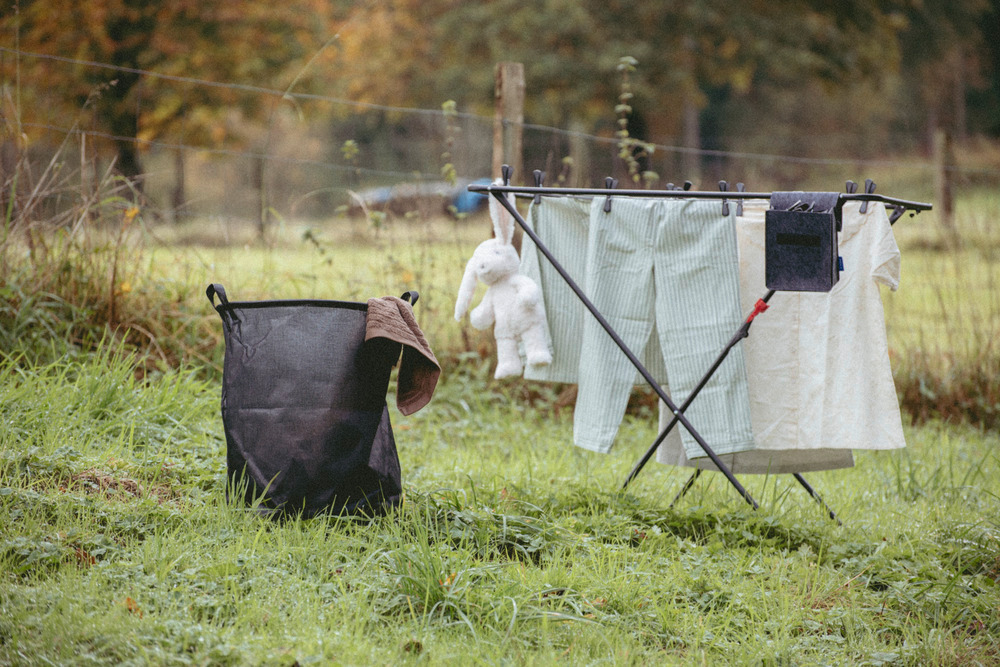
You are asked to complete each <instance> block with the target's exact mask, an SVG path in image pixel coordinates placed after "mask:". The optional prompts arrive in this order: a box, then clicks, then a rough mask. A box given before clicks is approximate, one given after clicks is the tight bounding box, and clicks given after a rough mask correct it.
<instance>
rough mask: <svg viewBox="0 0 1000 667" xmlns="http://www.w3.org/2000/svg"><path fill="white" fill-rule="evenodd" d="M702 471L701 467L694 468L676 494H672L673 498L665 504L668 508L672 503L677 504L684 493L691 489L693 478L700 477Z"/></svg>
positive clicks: (671, 506)
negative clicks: (668, 503)
mask: <svg viewBox="0 0 1000 667" xmlns="http://www.w3.org/2000/svg"><path fill="white" fill-rule="evenodd" d="M702 472H704V471H703V470H702V469H701V468H695V469H694V473H693V474H692V475H691V476H690V477H688V480H687V481H686V482H684V486H682V487H681V490H680V491H678V492H677V495H676V496H674V499H673V500H671V501H670V505H668V506H667V509H668V510H672V509H673V508H674V505H676V504H677V501H678V500H680V499H681V498H683V497H684V496H685V494H687V492H688V491H690V490H691V487H692V486H694V483H695V480H697V479H698V478H699V477H701V473H702Z"/></svg>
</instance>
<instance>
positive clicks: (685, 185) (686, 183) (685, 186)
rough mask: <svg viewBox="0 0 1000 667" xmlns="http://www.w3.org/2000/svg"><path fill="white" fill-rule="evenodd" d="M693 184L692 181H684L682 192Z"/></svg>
mask: <svg viewBox="0 0 1000 667" xmlns="http://www.w3.org/2000/svg"><path fill="white" fill-rule="evenodd" d="M693 185H694V183H692V182H691V181H684V188H683V190H684V192H687V191H688V190H690V189H691V187H692V186H693Z"/></svg>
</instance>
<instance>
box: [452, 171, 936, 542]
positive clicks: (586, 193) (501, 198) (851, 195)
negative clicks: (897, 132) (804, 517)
mask: <svg viewBox="0 0 1000 667" xmlns="http://www.w3.org/2000/svg"><path fill="white" fill-rule="evenodd" d="M534 176H535V182H536V183H537V185H535V186H534V187H531V186H514V185H510V177H511V168H510V167H509V166H508V165H504V166H503V185H500V184H491V185H478V184H472V185H470V186H469V188H468V189H469V191H470V192H478V193H481V194H486V195H491V196H493V197H495V198H496V199H497V201H498V202H499V203H500V204H501V206H503V207H504V208H505V209H506V210H507V211H508V212H509V213H510V214H511V216H513V218H514V220H516V221H517V224H518V226H520V227H521V229H522V230H523V231H524V233H525V234H526V235H527V236H528V238H530V239H531V240H532V242H533V243H534V244H535V246H536V247H537V248H538V250H539V251H540V252H541V253H542V255H543V256H544V257H545V259H546V260H548V262H549V263H550V264H551V265H552V268H554V269H555V270H556V272H557V273H558V274H559V275H560V276H561V277H562V279H563V280H564V281H565V282H566V285H567V286H568V287H569V288H570V289H571V290H572V291H573V293H574V294H575V295H576V296H577V298H578V299H580V301H581V303H583V305H584V307H586V308H587V310H588V311H590V314H591V315H593V316H594V318H595V319H596V320H597V322H598V323H599V324H600V325H601V328H603V329H604V331H605V332H606V333H607V334H608V335H609V336H610V337H611V339H612V340H613V341H614V343H615V345H617V346H618V348H619V349H620V350H621V351H622V353H624V354H625V356H626V357H627V358H628V360H629V362H630V363H631V364H632V365H633V366H634V367H635V369H636V371H638V372H639V374H640V375H642V377H643V379H644V380H645V381H646V383H647V384H648V385H649V386H650V388H651V389H652V390H653V391H654V392H655V393H656V395H657V396H659V398H660V400H662V401H663V403H664V404H665V405H666V406H667V408H668V409H669V410H670V411H671V413H672V414H673V415H674V416H673V419H672V420H671V421H670V423H669V424H668V425H667V426H666V427H665V428H664V429H663V430H662V431H661V432H660V434H659V436H658V437H657V438H656V440H655V441H654V442H653V444H652V445H651V446H650V447H649V449H648V450H647V451H646V453H645V454H644V455H643V457H642V458H641V459H640V460H639V461H638V462H637V463H636V464H635V466H634V467H633V468H632V471H631V472H630V473H629V475H628V477H627V478H626V479H625V483H624V484H623V485H622V489H623V490H624V489H625V488H627V487H628V485H629V483H630V482H631V481H632V480H633V479H635V477H636V475H638V474H639V472H640V471H641V470H642V468H643V467H644V466H645V465H646V463H648V462H649V459H650V458H652V456H653V454H654V453H655V452H656V449H657V448H658V447H659V446H660V444H661V443H662V442H663V440H664V438H666V436H667V434H668V433H670V431H671V430H672V429H673V428H674V426H676V425H677V424H678V423H679V424H681V425H682V426H683V427H684V428H685V429H686V430H687V431H688V433H689V434H691V437H692V438H694V440H695V442H697V443H698V446H699V447H701V449H702V451H704V452H705V454H706V455H707V456H708V458H709V459H710V460H711V461H712V463H713V464H714V465H715V467H716V468H717V469H718V470H719V472H721V473H722V474H723V475H725V476H726V479H727V480H728V481H729V483H730V484H731V485H732V486H733V488H734V489H736V491H737V492H738V493H739V494H740V495H741V496H742V497H743V499H744V500H745V501H746V502H747V503H748V504H749V505H750V506H751V507H753V509H754V510H756V509H758V508H759V507H760V506H759V505H758V503H757V501H756V500H754V498H753V496H751V495H750V492H749V491H747V490H746V488H744V487H743V485H742V484H741V483H740V482H739V480H737V479H736V476H735V475H734V474H733V472H732V470H730V469H729V467H728V466H727V465H726V464H725V463H723V462H722V460H721V459H720V458H719V456H718V455H717V454H716V453H715V451H714V450H713V449H712V448H711V446H709V444H708V443H707V442H705V440H704V438H702V436H701V434H700V433H698V431H697V429H695V427H694V426H693V425H692V424H691V423H690V422H689V421H688V420H687V418H686V417H685V416H684V411H685V410H686V409H687V407H688V406H689V405H690V404H691V403H692V401H694V399H695V398H696V397H697V396H698V393H699V392H700V391H701V389H702V388H703V387H704V386H705V384H706V383H707V382H708V380H709V379H710V378H711V376H712V375H713V374H714V373H715V371H716V370H717V369H718V367H719V366H720V365H721V364H722V362H723V360H724V359H725V358H726V356H727V355H728V354H729V351H730V350H732V348H733V347H734V346H735V345H736V344H737V343H738V342H739V341H740V340H742V339H743V338H746V337H747V336H748V335H749V332H750V325H751V324H752V323H753V320H754V318H755V317H756V316H757V315H758V314H760V313H762V312H763V311H764V310H766V309H767V302H768V301H769V300H770V298H771V297H772V296H773V295H774V290H769V291H768V292H767V293H766V294H765V295H764V296H763V297H762V298H760V299H758V301H757V306H756V307H755V308H754V311H753V312H752V313H751V314H750V315H749V316H748V317H747V318H746V320H744V322H743V324H742V325H741V326H740V328H739V329H738V330H737V332H736V333H735V334H734V335H733V337H732V339H730V341H729V343H727V345H726V347H725V348H724V349H723V350H722V352H721V353H720V354H719V356H718V357H717V358H716V360H715V362H714V363H713V364H712V366H711V367H710V368H709V370H708V372H707V373H706V374H705V375H704V376H703V377H702V379H701V381H700V382H699V384H698V385H697V386H696V387H695V389H694V390H693V391H692V392H691V394H689V395H688V397H687V398H686V399H685V401H684V403H683V404H682V405H681V406H680V407H678V406H677V405H676V404H675V403H674V402H673V400H671V398H670V396H669V395H668V394H667V392H666V391H664V390H663V387H661V386H660V384H659V383H658V382H657V381H656V379H655V378H653V376H652V374H651V373H650V372H649V370H648V369H647V368H646V367H645V366H644V365H643V363H642V362H641V361H640V360H639V358H638V357H637V356H636V355H635V353H633V352H632V350H630V349H629V347H628V345H626V344H625V341H623V340H622V338H621V337H620V336H619V335H618V333H617V332H616V331H615V330H614V328H613V327H612V326H611V324H610V323H609V322H608V321H607V319H605V317H604V316H603V315H602V314H601V312H600V311H599V310H598V309H597V307H596V306H595V305H594V304H593V302H592V301H591V300H590V299H589V298H588V297H587V295H586V294H584V292H583V290H582V289H581V288H580V286H579V285H578V284H577V283H576V281H575V280H573V277H572V276H570V275H569V273H568V272H567V271H566V269H565V268H564V267H563V266H562V264H560V263H559V260H557V259H556V258H555V256H554V255H553V254H552V252H551V251H550V250H549V249H548V247H546V245H545V243H544V242H543V241H542V240H541V238H539V237H538V235H537V234H536V233H535V231H534V230H533V229H531V227H530V226H529V225H528V223H527V222H526V221H525V219H524V218H523V217H522V216H521V214H520V213H519V212H518V210H517V207H516V206H515V205H514V204H512V203H511V202H510V201H509V200H508V199H507V196H506V195H508V194H513V195H514V196H521V197H532V198H536V201H537V198H538V197H542V196H561V197H573V196H578V197H607V198H608V203H609V204H610V201H611V199H612V198H614V197H644V198H654V199H655V198H660V199H665V198H681V199H713V200H721V201H722V202H723V207H726V206H728V201H729V200H730V199H732V200H736V201H738V202H742V201H743V200H747V199H758V200H759V199H768V200H769V199H770V198H771V193H770V192H745V191H743V187H742V184H738V185H737V188H738V190H737V191H730V190H728V189H727V184H726V182H725V181H720V182H719V188H720V190H719V191H718V192H713V191H700V190H689V189H686V188H689V187H691V185H690V183H685V187H684V188H677V189H670V190H629V189H621V190H619V189H617V188H615V187H614V186H615V185H617V181H615V180H614V179H611V178H609V179H607V181H606V184H607V185H608V187H606V188H551V187H543V186H542V185H541V183H542V179H543V178H544V174H542V173H541V172H539V171H535V172H534ZM856 187H857V186H856V185H855V184H854V183H853V182H852V181H848V182H847V188H848V191H847V192H846V193H841V194H840V196H839V197H838V199H837V204H836V207H835V208H836V213H837V216H836V217H837V218H838V219H839V218H840V215H839V214H840V209H841V208H842V207H843V205H844V203H846V202H848V201H861V202H881V203H884V204H886V205H887V206H890V207H892V208H893V213H892V215H890V217H889V222H890V224H893V223H895V222H896V220H898V219H899V218H900V217H901V216H902V215H903V214H904V213H906V212H907V211H909V213H910V215H911V216H912V215H915V214H917V213H919V212H921V211H929V210H931V208H932V205H931V204H928V203H923V202H915V201H908V200H905V199H898V198H894V197H886V196H883V195H880V194H874V189H875V184H874V183H873V182H872V181H870V180H869V181H867V182H866V183H865V192H863V193H860V192H855V189H856ZM863 206H867V204H863ZM606 210H607V209H606ZM724 210H727V209H725V208H724ZM702 472H703V470H702V469H701V468H696V469H695V471H694V473H693V474H692V475H691V477H690V478H689V479H688V480H687V481H686V482H685V483H684V486H683V487H682V488H681V490H680V492H679V493H678V494H677V496H676V497H675V498H674V499H673V501H672V502H671V503H670V506H671V507H673V505H674V504H675V503H676V502H677V501H678V500H680V498H681V497H683V496H684V494H685V493H687V492H688V490H690V488H691V486H692V485H693V484H694V482H695V480H697V479H698V477H699V476H700V475H701V473H702ZM793 476H794V477H795V480H796V481H797V482H798V483H799V484H801V485H802V487H803V488H804V489H805V490H806V492H807V493H809V495H810V496H811V497H812V498H813V499H814V500H816V501H817V502H818V503H820V504H821V505H822V506H823V508H824V509H825V510H826V511H827V513H828V514H829V516H830V518H831V519H833V520H834V521H837V523H838V524H839V523H840V519H838V518H837V515H836V514H835V513H834V512H833V510H831V509H830V508H829V507H828V506H827V505H826V503H825V502H823V499H822V498H821V497H820V495H819V494H818V493H817V492H816V490H815V489H813V487H812V486H811V485H810V484H809V483H808V482H807V481H806V479H805V478H804V477H803V476H802V475H801V474H800V473H793Z"/></svg>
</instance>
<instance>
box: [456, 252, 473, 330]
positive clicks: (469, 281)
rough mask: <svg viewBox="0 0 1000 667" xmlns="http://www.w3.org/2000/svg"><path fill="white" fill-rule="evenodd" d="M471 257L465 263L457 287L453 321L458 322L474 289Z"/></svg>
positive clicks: (466, 308)
mask: <svg viewBox="0 0 1000 667" xmlns="http://www.w3.org/2000/svg"><path fill="white" fill-rule="evenodd" d="M473 261H474V260H472V259H470V260H469V263H468V264H466V265H465V274H464V275H463V276H462V283H461V285H459V287H458V296H457V297H456V298H455V321H457V322H460V321H461V320H462V318H463V317H465V313H467V312H468V310H469V304H470V303H472V295H473V294H474V293H475V291H476V269H475V265H474V264H473Z"/></svg>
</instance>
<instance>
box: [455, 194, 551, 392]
mask: <svg viewBox="0 0 1000 667" xmlns="http://www.w3.org/2000/svg"><path fill="white" fill-rule="evenodd" d="M501 183H502V181H500V180H498V181H496V184H501ZM507 197H508V201H510V202H511V203H513V202H514V198H513V196H512V195H508V196H507ZM489 199H490V201H489V204H490V217H491V218H492V219H493V229H494V231H495V232H496V238H492V239H487V240H486V241H483V242H482V243H480V244H479V247H477V248H476V250H475V252H473V253H472V259H470V260H469V263H468V264H467V265H466V266H465V275H464V276H463V278H462V285H461V286H460V287H459V289H458V299H457V300H456V302H455V319H456V320H458V321H461V319H462V317H463V316H464V315H465V313H466V311H468V310H469V304H470V303H471V302H472V295H473V292H475V290H476V279H477V278H478V279H479V280H482V281H483V282H484V283H486V285H487V288H486V294H485V295H483V300H482V301H481V302H480V303H479V305H478V306H476V307H475V308H473V309H472V312H471V313H469V322H470V323H471V324H472V326H474V327H475V328H477V329H486V328H488V327H489V326H490V325H491V324H492V325H493V335H494V337H495V338H496V340H497V370H496V373H495V374H494V377H495V378H497V379H500V378H505V377H510V376H513V375H520V374H521V371H522V369H523V367H522V365H521V355H520V354H519V353H518V349H517V343H518V340H520V341H522V342H523V343H524V353H525V357H526V359H527V362H528V364H529V365H532V366H535V365H538V366H542V365H545V364H551V363H552V353H551V352H549V347H548V342H547V340H546V337H545V328H544V322H545V314H544V312H543V310H542V305H541V291H540V290H539V289H538V285H536V284H535V281H534V280H532V279H531V278H529V277H527V276H523V275H521V274H519V273H518V267H519V266H520V259H519V258H518V256H517V250H515V249H514V246H513V243H512V242H513V238H514V218H513V216H511V214H510V212H509V211H507V209H505V208H504V207H503V205H502V204H501V203H500V202H499V201H497V199H496V197H494V196H493V195H489Z"/></svg>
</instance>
